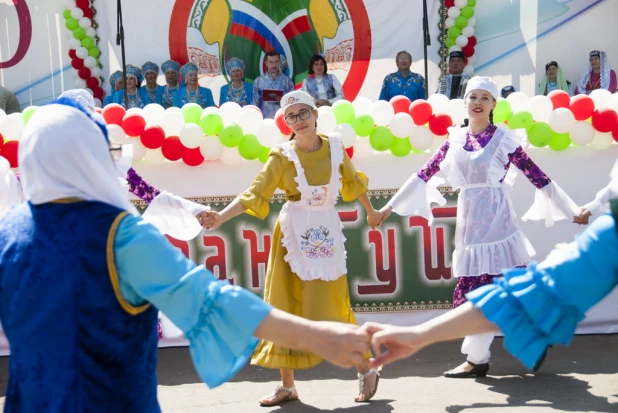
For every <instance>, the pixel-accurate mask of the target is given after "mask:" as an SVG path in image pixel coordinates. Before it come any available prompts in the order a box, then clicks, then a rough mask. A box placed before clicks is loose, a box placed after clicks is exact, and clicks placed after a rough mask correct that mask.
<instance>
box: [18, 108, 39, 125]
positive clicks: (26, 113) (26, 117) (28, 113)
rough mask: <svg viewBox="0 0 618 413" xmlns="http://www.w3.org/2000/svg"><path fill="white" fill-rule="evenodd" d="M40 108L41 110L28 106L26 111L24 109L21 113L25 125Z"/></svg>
mask: <svg viewBox="0 0 618 413" xmlns="http://www.w3.org/2000/svg"><path fill="white" fill-rule="evenodd" d="M38 108H39V107H38V106H28V107H27V108H26V109H24V110H23V111H22V112H21V115H22V119H23V121H24V124H26V123H28V121H29V120H30V117H32V115H34V112H36V110H37V109H38Z"/></svg>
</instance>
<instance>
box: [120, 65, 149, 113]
mask: <svg viewBox="0 0 618 413" xmlns="http://www.w3.org/2000/svg"><path fill="white" fill-rule="evenodd" d="M125 71H126V73H127V94H128V97H129V100H128V105H125V101H124V90H119V91H117V92H116V93H114V99H113V100H114V103H118V104H119V105H122V106H124V107H125V109H131V108H142V109H143V108H144V106H146V103H145V101H144V98H143V96H142V93H141V92H140V89H139V88H140V86H141V84H142V81H143V80H144V75H143V74H142V69H140V68H139V67H137V66H133V65H127V66H126V69H125Z"/></svg>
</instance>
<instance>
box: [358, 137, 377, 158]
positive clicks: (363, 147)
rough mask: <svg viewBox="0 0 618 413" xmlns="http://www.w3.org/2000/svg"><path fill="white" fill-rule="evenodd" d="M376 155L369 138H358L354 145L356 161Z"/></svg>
mask: <svg viewBox="0 0 618 413" xmlns="http://www.w3.org/2000/svg"><path fill="white" fill-rule="evenodd" d="M374 154H375V150H374V149H373V147H372V146H371V143H369V138H358V139H357V140H356V142H355V143H354V159H357V158H358V159H365V158H370V157H372V156H373V155H374Z"/></svg>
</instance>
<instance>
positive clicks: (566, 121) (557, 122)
mask: <svg viewBox="0 0 618 413" xmlns="http://www.w3.org/2000/svg"><path fill="white" fill-rule="evenodd" d="M509 97H510V96H509ZM547 123H549V126H551V128H552V129H553V130H554V131H555V132H556V133H568V132H571V130H572V129H573V127H574V126H575V123H576V121H575V116H574V115H573V112H571V111H570V110H569V109H567V108H558V109H556V110H554V111H553V112H552V113H551V114H550V115H549V119H548V120H547Z"/></svg>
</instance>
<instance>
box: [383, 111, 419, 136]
mask: <svg viewBox="0 0 618 413" xmlns="http://www.w3.org/2000/svg"><path fill="white" fill-rule="evenodd" d="M389 127H390V129H391V132H392V133H393V135H395V136H396V137H398V138H407V137H408V136H410V135H411V134H412V129H414V120H412V116H410V115H409V114H408V113H405V112H401V113H396V114H395V116H393V118H392V119H391V121H390V126H389Z"/></svg>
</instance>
